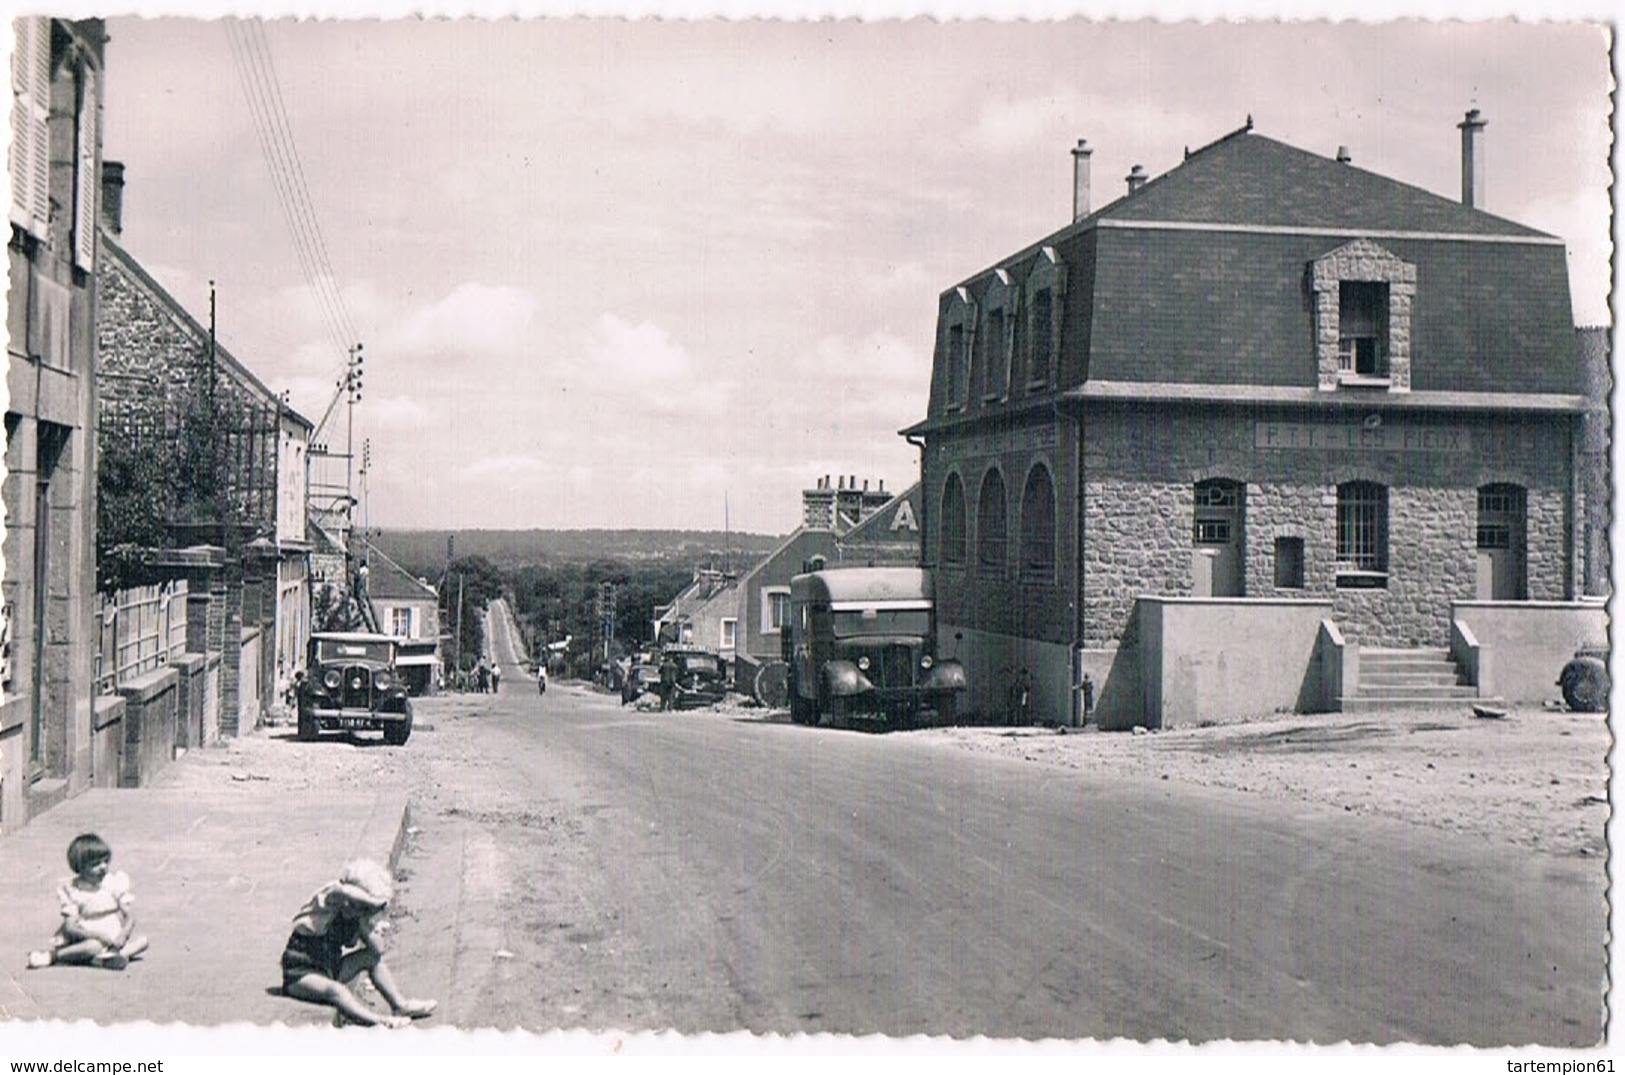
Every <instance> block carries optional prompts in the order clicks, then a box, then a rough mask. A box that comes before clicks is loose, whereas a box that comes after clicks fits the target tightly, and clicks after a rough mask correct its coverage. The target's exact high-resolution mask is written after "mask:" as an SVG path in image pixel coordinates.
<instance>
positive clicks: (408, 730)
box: [384, 703, 412, 747]
mask: <svg viewBox="0 0 1625 1075" xmlns="http://www.w3.org/2000/svg"><path fill="white" fill-rule="evenodd" d="M411 735H412V706H411V704H410V703H408V705H407V707H406V719H405V720H403V721H399V722H397V723H391V724H386V725H384V742H386V743H388V744H389V745H390V746H392V747H398V746H401V745H403V744H404V743H405V742H406V740H407V739H408V738H410V737H411Z"/></svg>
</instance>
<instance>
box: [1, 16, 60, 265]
mask: <svg viewBox="0 0 1625 1075" xmlns="http://www.w3.org/2000/svg"><path fill="white" fill-rule="evenodd" d="M12 28H13V29H14V30H15V33H16V50H15V51H14V52H13V53H12V55H11V162H10V163H11V220H12V222H13V223H14V224H16V225H17V226H18V227H20V228H22V229H23V230H24V231H27V232H29V233H31V234H32V235H33V236H34V237H35V238H37V239H40V240H44V239H46V238H47V236H46V226H47V225H48V224H49V223H50V219H51V132H50V128H49V126H48V120H49V117H50V104H51V20H50V19H48V18H42V17H38V16H30V17H28V18H21V19H14V20H13V21H12Z"/></svg>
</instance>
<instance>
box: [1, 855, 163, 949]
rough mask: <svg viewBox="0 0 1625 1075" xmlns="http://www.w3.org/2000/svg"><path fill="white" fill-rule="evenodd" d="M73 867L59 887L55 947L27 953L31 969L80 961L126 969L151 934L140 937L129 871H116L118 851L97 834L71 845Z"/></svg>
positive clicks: (52, 942) (53, 942)
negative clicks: (132, 909) (59, 917)
mask: <svg viewBox="0 0 1625 1075" xmlns="http://www.w3.org/2000/svg"><path fill="white" fill-rule="evenodd" d="M68 865H69V866H70V867H71V868H72V869H73V873H74V875H73V876H72V877H70V878H68V879H67V880H65V881H63V882H62V883H61V884H60V885H58V886H57V890H56V898H57V901H58V902H59V903H60V904H61V905H62V925H60V926H59V927H57V931H56V936H54V937H52V938H51V947H50V948H48V949H41V950H40V951H35V952H30V953H28V965H29V967H31V968H39V967H49V966H50V965H51V964H53V963H81V964H90V965H92V966H97V967H106V968H108V969H109V970H123V969H124V968H125V967H127V966H128V965H129V963H130V960H132V959H135V958H137V957H139V956H140V955H141V953H143V952H145V951H146V950H147V938H145V937H138V936H136V935H135V917H134V916H133V915H132V914H131V913H130V904H131V903H133V902H134V899H135V898H134V897H133V896H131V895H130V878H129V875H127V874H125V873H124V872H123V871H122V870H112V869H111V867H112V865H113V850H112V848H110V847H108V846H107V842H106V841H105V840H103V839H102V838H101V837H100V836H97V835H96V834H95V833H93V832H87V833H84V834H82V835H79V836H75V837H74V838H73V840H72V841H71V842H70V843H69V844H68Z"/></svg>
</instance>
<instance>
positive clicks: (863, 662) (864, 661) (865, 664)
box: [858, 657, 869, 672]
mask: <svg viewBox="0 0 1625 1075" xmlns="http://www.w3.org/2000/svg"><path fill="white" fill-rule="evenodd" d="M868 670H869V658H867V657H859V658H858V671H860V672H867V671H868Z"/></svg>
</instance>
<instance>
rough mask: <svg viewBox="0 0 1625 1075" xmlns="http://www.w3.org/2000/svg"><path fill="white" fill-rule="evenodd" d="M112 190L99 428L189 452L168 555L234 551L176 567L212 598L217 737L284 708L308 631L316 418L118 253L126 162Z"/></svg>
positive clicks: (174, 488)
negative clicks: (204, 563) (205, 563)
mask: <svg viewBox="0 0 1625 1075" xmlns="http://www.w3.org/2000/svg"><path fill="white" fill-rule="evenodd" d="M103 187H104V192H103V199H102V204H103V207H104V211H103V214H102V234H101V247H100V250H101V264H100V266H99V270H98V275H99V280H100V288H101V291H100V300H99V305H98V310H97V319H96V328H97V333H98V342H99V349H100V355H101V369H102V378H101V392H100V416H99V426H100V434H101V437H102V440H103V443H104V444H109V445H110V446H111V445H113V444H117V443H122V444H133V443H140V442H143V441H145V442H149V443H160V444H179V445H182V446H183V452H182V455H181V457H180V458H181V465H180V467H179V471H178V472H176V473H173V474H172V475H171V476H170V477H169V479H168V480H169V483H170V484H169V489H168V499H167V500H166V515H165V519H164V524H165V531H166V535H167V543H168V547H169V548H170V549H186V548H191V547H198V546H212V547H217V548H220V549H223V550H224V556H223V557H216V558H215V559H214V560H212V561H209V563H211V564H217V565H218V566H209V567H198V566H196V565H197V563H198V561H197V560H196V559H195V558H189V559H188V558H182V559H176V558H174V557H170V558H169V559H170V560H171V561H172V562H173V563H174V564H175V567H176V570H177V571H180V572H181V573H183V574H184V575H185V576H186V577H187V578H188V580H189V586H190V590H191V592H192V594H194V595H204V594H207V595H211V598H212V599H211V600H210V601H209V603H207V604H206V605H204V606H202V607H200V608H198V609H196V610H194V611H193V613H192V614H193V615H194V616H197V615H202V616H204V617H206V622H207V625H208V626H207V628H206V637H207V645H208V647H209V650H210V652H219V653H220V654H222V660H221V664H220V684H219V697H220V732H221V733H223V734H226V735H235V734H237V733H238V732H239V731H242V730H246V729H249V728H253V727H254V726H255V724H256V723H258V721H259V720H260V719H261V717H263V716H265V715H267V714H268V713H270V712H272V711H273V710H277V709H279V708H280V705H281V699H282V697H283V696H284V692H285V691H286V690H287V688H288V687H289V685H290V684H291V681H292V676H293V673H294V671H295V670H296V669H297V667H298V665H299V662H300V661H301V660H302V657H303V652H304V647H305V640H306V639H307V638H308V637H309V634H310V629H311V582H310V564H309V552H310V548H311V542H310V540H309V536H308V531H307V525H306V502H307V499H308V497H307V484H306V483H307V473H308V466H307V464H308V453H309V447H310V436H311V430H312V423H311V422H310V421H309V420H308V419H306V418H304V417H303V416H301V415H300V414H298V413H297V412H295V411H294V410H292V409H291V408H290V407H289V406H288V405H287V404H286V403H285V402H284V400H283V399H282V398H281V397H280V396H279V395H277V394H276V393H274V392H272V391H271V390H270V389H269V388H268V387H266V385H265V384H264V383H263V382H261V381H260V379H259V378H258V377H257V376H255V375H254V373H253V372H252V371H251V370H249V369H248V367H247V366H245V365H244V364H243V363H242V362H240V361H239V360H238V359H237V358H236V357H235V356H234V355H232V353H231V352H230V351H229V350H228V349H227V348H225V347H224V346H221V345H220V344H219V342H218V341H217V340H216V339H215V334H214V332H213V331H212V329H211V326H209V325H205V324H203V323H201V322H199V321H198V320H197V319H196V318H195V317H194V316H193V315H192V314H191V313H190V312H189V311H188V310H187V309H186V307H185V306H184V305H183V304H182V303H181V302H180V301H179V300H178V299H176V298H175V297H174V296H173V295H171V294H170V293H169V292H168V291H167V290H166V289H165V288H164V287H163V285H162V284H160V283H159V282H158V281H157V280H156V279H154V278H153V276H152V275H151V274H149V273H148V272H147V271H146V270H145V269H144V268H143V267H142V266H141V264H140V262H139V261H138V260H137V259H136V258H135V257H134V256H133V255H132V254H130V253H129V252H128V251H126V250H125V249H124V248H123V247H122V246H120V245H119V242H118V236H119V235H120V233H121V231H122V214H123V202H124V198H123V187H124V168H123V166H122V165H120V164H119V163H118V162H108V164H107V166H106V167H105V169H104V173H103ZM211 303H212V297H211ZM110 450H111V448H110Z"/></svg>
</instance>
